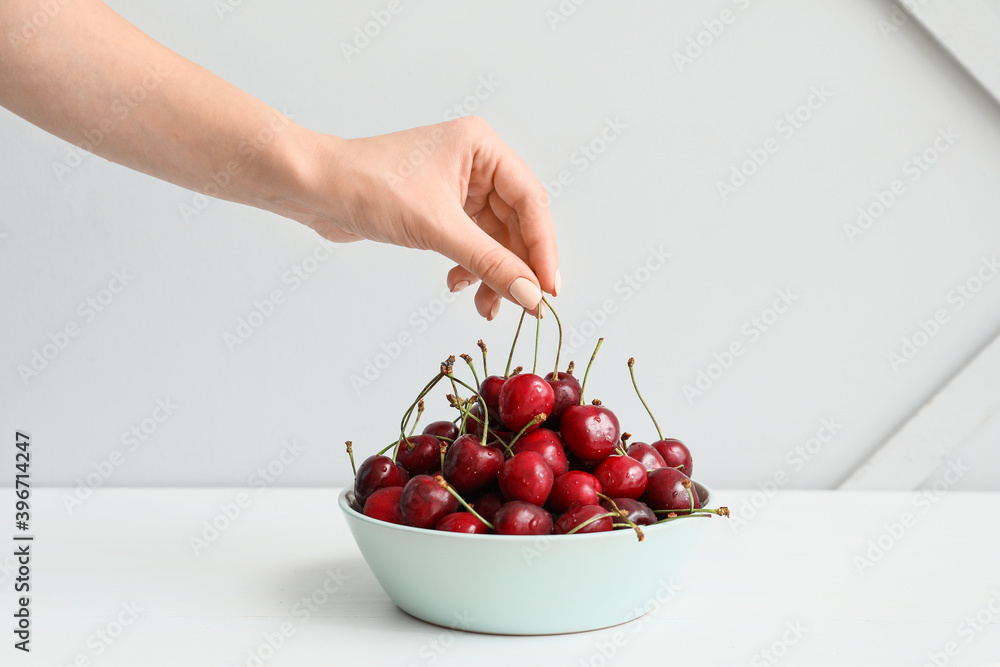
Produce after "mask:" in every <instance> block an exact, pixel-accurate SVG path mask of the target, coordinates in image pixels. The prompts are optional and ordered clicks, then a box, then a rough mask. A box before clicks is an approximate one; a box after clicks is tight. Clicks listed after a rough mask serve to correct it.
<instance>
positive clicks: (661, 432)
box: [628, 357, 663, 440]
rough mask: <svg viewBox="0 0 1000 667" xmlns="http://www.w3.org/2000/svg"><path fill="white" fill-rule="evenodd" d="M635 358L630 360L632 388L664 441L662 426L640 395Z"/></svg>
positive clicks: (629, 368)
mask: <svg viewBox="0 0 1000 667" xmlns="http://www.w3.org/2000/svg"><path fill="white" fill-rule="evenodd" d="M633 366H635V357H629V358H628V374H629V375H630V376H632V386H633V387H635V395H636V396H638V397H639V402H640V403H642V407H644V408H646V412H647V413H649V418H650V419H652V420H653V426H655V427H656V435H658V436H660V440H663V431H661V430H660V425H659V424H657V423H656V417H654V416H653V411H652V410H650V409H649V406H648V405H646V400H645V399H644V398H643V397H642V394H640V393H639V385H637V384H636V383H635V370H634V369H633Z"/></svg>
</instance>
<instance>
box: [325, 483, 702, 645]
mask: <svg viewBox="0 0 1000 667" xmlns="http://www.w3.org/2000/svg"><path fill="white" fill-rule="evenodd" d="M695 487H696V488H697V490H698V496H699V498H701V500H702V504H703V506H708V503H709V499H710V498H709V496H710V491H709V489H708V488H706V487H705V486H703V485H701V484H698V483H697V482H696V483H695ZM353 500H354V493H353V491H351V490H350V489H345V490H344V492H343V493H341V494H340V499H339V502H340V508H341V509H342V510H343V511H344V515H345V516H346V517H347V525H348V526H349V527H350V529H351V533H352V534H353V535H354V540H355V541H356V542H357V543H358V548H360V549H361V554H362V555H363V556H364V558H365V560H366V561H367V562H368V566H369V567H370V568H371V569H372V572H373V573H374V574H375V578H376V579H378V582H379V584H381V585H382V588H383V589H384V590H385V592H386V593H387V594H388V595H389V597H390V598H391V599H392V601H393V602H395V603H396V605H397V606H398V607H399V608H400V609H402V610H403V611H405V612H406V613H408V614H410V615H411V616H416V617H417V618H419V619H422V620H424V621H427V622H429V623H434V624H436V625H441V626H444V627H448V628H456V629H461V630H470V631H473V632H485V633H492V634H502V635H548V634H557V633H563V632H580V631H583V630H596V629H598V628H606V627H610V626H612V625H618V624H620V623H626V622H628V621H631V620H634V619H636V618H638V617H640V616H642V615H643V614H645V613H647V612H649V611H651V610H653V609H655V608H657V607H658V606H659V605H660V604H662V603H663V602H664V601H665V599H666V598H667V597H669V596H670V595H671V594H672V591H673V583H672V582H671V579H673V578H676V577H677V576H678V575H679V574H680V572H681V569H682V568H683V566H684V563H685V562H686V561H687V559H688V556H689V555H690V553H691V549H692V548H693V546H694V544H695V541H696V540H697V539H698V535H699V534H700V533H701V530H702V529H703V528H704V527H705V524H706V523H709V518H706V517H704V516H702V517H698V516H693V517H684V518H681V519H678V520H676V521H671V522H668V523H663V524H657V525H654V526H646V527H644V528H643V532H644V533H645V535H646V538H645V539H644V540H643V541H642V542H639V541H638V540H637V539H636V534H635V532H634V531H631V530H616V531H612V532H605V533H589V534H585V535H546V536H540V537H531V536H522V535H466V534H460V533H449V532H444V531H436V530H423V529H420V528H411V527H409V526H399V525H396V524H391V523H386V522H384V521H378V520H375V519H372V518H369V517H367V516H365V515H363V514H362V513H360V512H358V511H357V510H356V509H354V507H352V504H353Z"/></svg>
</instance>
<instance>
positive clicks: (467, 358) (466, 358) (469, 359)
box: [462, 354, 486, 387]
mask: <svg viewBox="0 0 1000 667" xmlns="http://www.w3.org/2000/svg"><path fill="white" fill-rule="evenodd" d="M462 359H463V360H464V361H465V363H467V364H469V370H470V371H472V379H473V380H475V381H476V386H477V387H478V386H479V375H477V374H476V364H475V363H474V362H473V361H472V357H470V356H469V355H467V354H463V355H462ZM485 359H486V358H485V357H483V366H485V365H486V361H485Z"/></svg>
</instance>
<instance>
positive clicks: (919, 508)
mask: <svg viewBox="0 0 1000 667" xmlns="http://www.w3.org/2000/svg"><path fill="white" fill-rule="evenodd" d="M967 472H969V468H968V467H967V466H966V465H965V464H964V463H962V460H961V459H958V458H956V459H951V460H949V461H948V468H947V469H946V470H945V471H944V472H943V473H941V476H940V477H939V478H938V479H936V480H934V482H933V483H932V484H930V487H929V488H926V489H923V490H921V491H918V492H917V493H916V494H914V495H913V497H912V498H910V504H911V505H912V506H913V511H910V510H904V511H903V512H901V513H900V514H899V516H898V517H896V519H894V520H892V521H890V522H889V523H884V524H882V528H883V530H882V532H881V533H879V535H878V536H876V537H874V538H872V539H870V540H868V544H867V545H866V548H865V550H864V552H863V553H859V554H857V555H855V556H854V558H853V563H854V567H855V569H856V570H857V571H858V574H859V575H861V576H864V575H865V573H866V572H868V570H870V569H871V568H873V567H874V566H875V564H876V563H878V562H879V561H881V560H882V559H883V558H885V557H886V554H888V553H889V552H890V551H892V550H893V549H894V548H895V547H896V546H897V545H898V544H899V543H900V541H901V540H902V539H903V537H904V536H905V535H906V533H907V532H909V531H910V529H911V528H913V527H914V526H916V525H917V524H918V523H919V522H920V519H921V518H922V517H924V516H926V515H927V513H928V512H930V511H931V510H932V509H934V508H935V507H936V506H937V505H938V503H940V502H941V499H942V498H944V497H945V496H946V495H948V492H949V491H951V489H952V488H954V487H955V486H956V485H957V484H958V483H959V482H961V481H962V478H963V477H965V474H966V473H967Z"/></svg>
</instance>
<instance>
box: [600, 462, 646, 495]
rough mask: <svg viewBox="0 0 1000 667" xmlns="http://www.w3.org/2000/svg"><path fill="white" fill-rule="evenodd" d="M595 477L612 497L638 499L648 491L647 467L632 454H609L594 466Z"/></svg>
mask: <svg viewBox="0 0 1000 667" xmlns="http://www.w3.org/2000/svg"><path fill="white" fill-rule="evenodd" d="M594 477H596V478H597V479H598V481H599V482H600V483H601V486H602V487H603V488H604V493H605V494H606V495H609V496H612V497H618V496H621V497H623V498H635V499H638V498H639V497H640V496H642V494H643V493H644V492H645V491H646V467H645V466H644V465H643V464H641V463H639V462H638V461H636V460H635V459H634V458H632V457H631V456H609V457H608V458H606V459H604V460H603V461H601V462H600V463H599V464H598V465H597V467H596V468H594Z"/></svg>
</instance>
